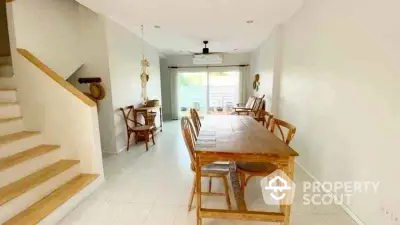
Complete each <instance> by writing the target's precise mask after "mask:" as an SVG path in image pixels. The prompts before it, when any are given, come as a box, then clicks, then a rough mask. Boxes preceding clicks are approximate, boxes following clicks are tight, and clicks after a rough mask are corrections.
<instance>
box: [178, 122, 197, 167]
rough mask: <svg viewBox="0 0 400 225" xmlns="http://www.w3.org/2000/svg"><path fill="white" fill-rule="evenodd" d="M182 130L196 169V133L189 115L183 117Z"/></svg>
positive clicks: (192, 164) (192, 165) (191, 160)
mask: <svg viewBox="0 0 400 225" xmlns="http://www.w3.org/2000/svg"><path fill="white" fill-rule="evenodd" d="M181 131H182V136H183V140H184V141H185V144H186V148H187V150H188V152H189V156H190V162H191V168H192V169H193V170H194V168H195V167H194V165H195V152H194V145H195V144H196V138H195V137H196V135H195V133H194V129H193V126H192V123H191V122H190V119H189V118H188V117H186V116H185V117H182V119H181Z"/></svg>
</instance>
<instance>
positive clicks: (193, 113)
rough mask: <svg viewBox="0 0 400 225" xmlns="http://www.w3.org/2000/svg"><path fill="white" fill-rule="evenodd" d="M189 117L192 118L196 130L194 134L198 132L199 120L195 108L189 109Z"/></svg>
mask: <svg viewBox="0 0 400 225" xmlns="http://www.w3.org/2000/svg"><path fill="white" fill-rule="evenodd" d="M190 117H191V118H192V121H193V125H194V128H195V131H196V136H198V135H199V134H200V127H201V121H200V117H199V114H198V113H197V110H196V109H193V108H192V109H190Z"/></svg>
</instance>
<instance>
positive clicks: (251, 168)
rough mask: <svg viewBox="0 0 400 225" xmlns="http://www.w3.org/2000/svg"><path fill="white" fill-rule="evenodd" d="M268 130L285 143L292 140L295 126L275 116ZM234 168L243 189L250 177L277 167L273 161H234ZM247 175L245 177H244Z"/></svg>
mask: <svg viewBox="0 0 400 225" xmlns="http://www.w3.org/2000/svg"><path fill="white" fill-rule="evenodd" d="M282 128H285V129H286V130H287V134H286V135H285V134H284V132H283V129H282ZM269 130H270V132H272V133H274V134H275V135H276V136H278V138H280V139H281V140H282V141H283V142H285V143H286V144H287V145H289V144H290V142H291V141H292V140H293V137H294V134H295V133H296V127H295V126H293V125H292V124H290V123H288V122H285V121H283V120H279V119H276V118H272V119H271V124H270V126H269ZM236 168H237V171H238V174H239V178H240V183H241V185H240V187H241V188H242V189H243V191H244V188H245V187H246V185H247V183H248V181H249V179H250V178H252V177H254V176H261V177H265V176H268V175H269V174H271V173H273V172H274V171H275V170H277V169H278V167H277V166H276V165H275V164H273V163H269V162H267V163H263V162H259V163H258V162H257V163H241V162H238V163H236ZM246 176H247V177H246Z"/></svg>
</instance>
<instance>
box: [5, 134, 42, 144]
mask: <svg viewBox="0 0 400 225" xmlns="http://www.w3.org/2000/svg"><path fill="white" fill-rule="evenodd" d="M38 134H40V132H39V131H20V132H16V133H12V134H7V135H3V136H0V145H4V144H8V143H10V142H13V141H18V140H21V139H24V138H28V137H31V136H34V135H38Z"/></svg>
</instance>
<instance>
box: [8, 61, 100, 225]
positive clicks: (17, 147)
mask: <svg viewBox="0 0 400 225" xmlns="http://www.w3.org/2000/svg"><path fill="white" fill-rule="evenodd" d="M8 66H9V64H8V63H7V62H6V63H4V61H3V62H0V224H5V225H12V224H38V223H40V224H52V223H54V222H55V221H54V219H53V220H52V219H49V221H52V222H51V223H50V222H44V221H46V220H45V219H46V218H47V217H48V216H49V215H50V214H52V213H54V212H55V211H56V210H57V209H58V208H60V207H61V206H63V205H64V204H66V203H67V202H68V201H73V200H71V199H72V198H73V197H74V196H76V195H77V194H78V193H80V192H83V190H84V189H85V188H88V186H89V184H91V183H92V182H93V181H95V180H96V178H97V177H98V175H96V174H82V173H80V167H79V161H78V160H71V159H64V158H63V157H62V153H61V149H62V146H59V145H54V144H48V143H46V142H45V140H44V137H43V135H42V134H41V133H40V131H30V130H25V129H24V124H23V118H22V117H21V109H20V105H19V104H18V101H17V90H16V89H15V88H12V87H13V81H12V77H10V76H9V73H10V71H9V70H10V69H9V67H8ZM11 70H12V67H11ZM4 73H6V76H1V74H4ZM11 73H12V71H11ZM14 87H15V86H14ZM75 202H76V200H75ZM64 214H65V213H64Z"/></svg>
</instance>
